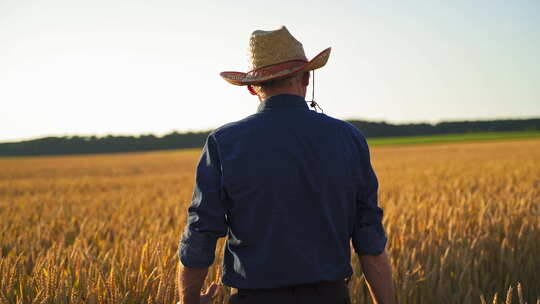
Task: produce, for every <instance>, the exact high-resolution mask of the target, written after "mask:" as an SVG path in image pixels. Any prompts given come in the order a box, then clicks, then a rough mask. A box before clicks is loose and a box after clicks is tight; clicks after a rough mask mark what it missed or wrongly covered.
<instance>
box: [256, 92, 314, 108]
mask: <svg viewBox="0 0 540 304" xmlns="http://www.w3.org/2000/svg"><path fill="white" fill-rule="evenodd" d="M274 108H297V109H305V110H309V107H308V105H307V103H306V100H305V98H304V97H302V96H298V95H293V94H279V95H274V96H271V97H268V98H266V99H265V100H264V101H262V102H261V103H260V104H259V106H258V107H257V112H262V111H263V110H265V109H274Z"/></svg>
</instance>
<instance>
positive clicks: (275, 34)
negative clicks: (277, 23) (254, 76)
mask: <svg viewBox="0 0 540 304" xmlns="http://www.w3.org/2000/svg"><path fill="white" fill-rule="evenodd" d="M249 52H250V61H251V70H256V69H259V68H262V67H265V66H269V65H273V64H277V63H282V62H286V61H290V60H303V61H307V58H306V55H305V53H304V47H303V46H302V43H300V42H299V41H298V40H296V39H295V38H294V37H293V36H292V35H291V33H289V31H288V30H287V28H286V27H285V26H282V27H281V28H279V29H277V30H275V31H261V30H257V31H254V32H253V33H252V34H251V37H250V40H249Z"/></svg>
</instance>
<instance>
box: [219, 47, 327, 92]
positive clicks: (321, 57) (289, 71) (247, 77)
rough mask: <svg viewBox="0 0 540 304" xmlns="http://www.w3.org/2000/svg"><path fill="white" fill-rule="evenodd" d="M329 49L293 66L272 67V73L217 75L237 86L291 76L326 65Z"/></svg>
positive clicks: (222, 73) (228, 73)
mask: <svg viewBox="0 0 540 304" xmlns="http://www.w3.org/2000/svg"><path fill="white" fill-rule="evenodd" d="M331 50H332V48H327V49H325V50H324V51H322V52H320V53H319V54H317V56H315V57H313V59H311V60H310V61H307V62H305V63H303V64H301V65H298V66H295V67H290V66H289V67H285V66H284V68H283V69H282V70H279V69H278V71H276V69H273V70H274V71H272V73H267V74H265V73H258V74H257V75H252V74H250V73H243V72H221V73H220V74H219V75H221V77H223V79H225V80H226V81H227V82H229V83H231V84H234V85H237V86H243V85H248V84H257V83H261V82H265V81H270V80H274V79H279V78H283V77H287V76H291V75H293V74H296V73H301V72H305V71H311V70H316V69H318V68H322V67H323V66H324V65H326V62H328V58H329V57H330V51H331Z"/></svg>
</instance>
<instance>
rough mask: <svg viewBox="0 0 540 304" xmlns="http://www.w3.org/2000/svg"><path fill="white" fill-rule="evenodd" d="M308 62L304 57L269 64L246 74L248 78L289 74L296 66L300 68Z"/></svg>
mask: <svg viewBox="0 0 540 304" xmlns="http://www.w3.org/2000/svg"><path fill="white" fill-rule="evenodd" d="M306 63H307V61H306V60H303V59H294V60H289V61H285V62H280V63H276V64H272V65H267V66H265V67H262V68H258V69H255V70H251V71H249V72H248V73H247V74H246V78H260V77H265V76H270V75H275V74H287V73H289V72H292V71H293V70H295V69H296V68H299V67H301V66H303V65H305V64H306Z"/></svg>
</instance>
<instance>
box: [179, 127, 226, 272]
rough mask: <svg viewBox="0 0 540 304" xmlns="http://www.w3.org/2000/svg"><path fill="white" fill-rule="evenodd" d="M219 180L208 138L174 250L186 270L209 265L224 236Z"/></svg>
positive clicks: (213, 148)
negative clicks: (177, 244)
mask: <svg viewBox="0 0 540 304" xmlns="http://www.w3.org/2000/svg"><path fill="white" fill-rule="evenodd" d="M221 176H222V175H221V162H220V158H219V151H218V146H217V142H216V139H215V136H214V135H213V134H210V135H209V136H208V137H207V139H206V142H205V144H204V147H203V150H202V153H201V157H200V159H199V163H198V165H197V170H196V175H195V186H194V189H193V196H192V200H191V205H190V206H189V208H188V216H187V223H186V226H185V228H184V232H183V233H182V237H181V240H180V244H179V246H178V255H179V258H180V261H181V262H182V264H183V265H184V266H186V267H189V268H206V267H209V266H210V265H212V264H213V262H214V252H215V249H216V242H217V239H218V238H220V237H223V236H225V235H226V234H227V224H226V218H225V214H226V208H225V203H224V197H225V195H224V191H223V186H222V179H221Z"/></svg>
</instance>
